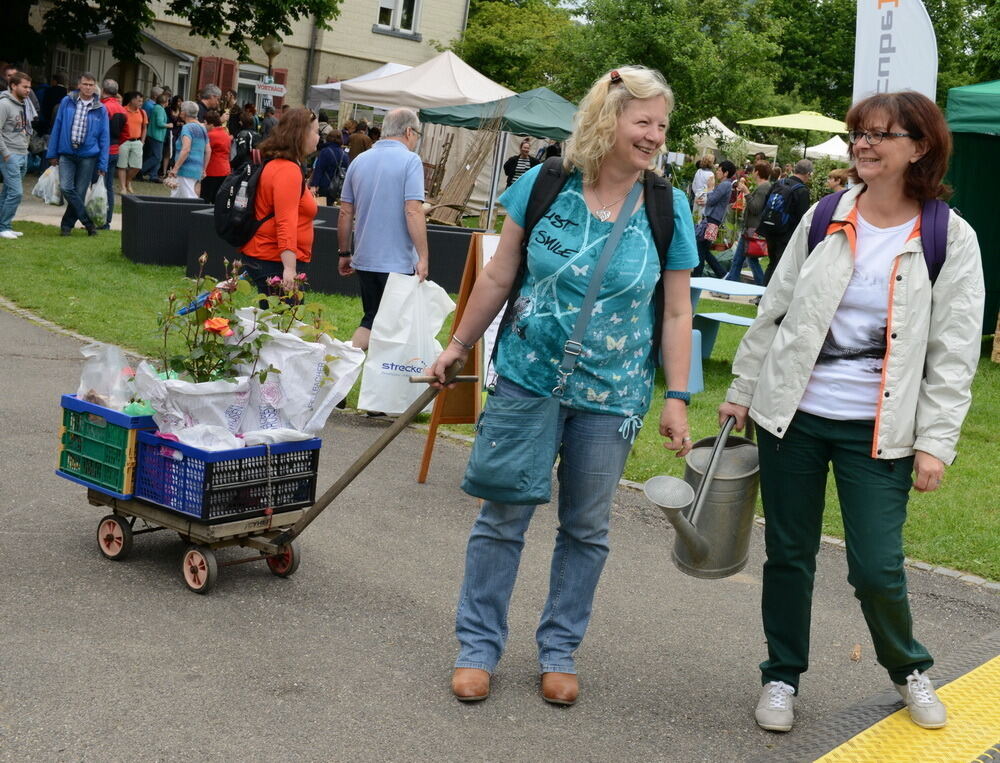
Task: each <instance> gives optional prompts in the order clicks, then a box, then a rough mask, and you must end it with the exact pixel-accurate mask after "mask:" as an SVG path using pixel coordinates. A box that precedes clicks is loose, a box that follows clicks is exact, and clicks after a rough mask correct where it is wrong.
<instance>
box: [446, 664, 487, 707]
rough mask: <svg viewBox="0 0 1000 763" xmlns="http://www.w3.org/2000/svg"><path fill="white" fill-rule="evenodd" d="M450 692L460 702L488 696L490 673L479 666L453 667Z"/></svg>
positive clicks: (476, 700) (473, 700) (475, 700)
mask: <svg viewBox="0 0 1000 763" xmlns="http://www.w3.org/2000/svg"><path fill="white" fill-rule="evenodd" d="M451 692H452V694H454V695H455V698H456V699H458V700H459V701H461V702H478V701H479V700H481V699H486V698H487V697H488V696H490V674H489V673H487V672H486V671H485V670H480V669H479V668H455V672H454V673H452V674H451Z"/></svg>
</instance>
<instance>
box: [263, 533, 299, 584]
mask: <svg viewBox="0 0 1000 763" xmlns="http://www.w3.org/2000/svg"><path fill="white" fill-rule="evenodd" d="M301 561H302V552H301V551H299V542H298V541H297V540H293V541H292V542H291V543H289V544H288V545H287V546H284V547H283V548H282V550H281V551H280V552H279V553H277V554H274V555H273V556H269V557H267V566H268V567H270V568H271V572H273V573H274V574H275V575H277V576H278V577H282V578H287V577H289V576H290V575H293V574H294V573H295V570H297V569H298V568H299V562H301Z"/></svg>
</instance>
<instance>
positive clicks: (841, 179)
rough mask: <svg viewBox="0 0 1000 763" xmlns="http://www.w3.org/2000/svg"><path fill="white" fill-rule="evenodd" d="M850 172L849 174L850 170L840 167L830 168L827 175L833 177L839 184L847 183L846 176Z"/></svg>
mask: <svg viewBox="0 0 1000 763" xmlns="http://www.w3.org/2000/svg"><path fill="white" fill-rule="evenodd" d="M850 174H851V171H850V170H848V169H842V168H841V169H836V170H830V172H829V173H828V174H827V177H828V178H833V179H834V180H836V181H837V182H838V183H840V184H841V185H847V178H848V177H849V176H850Z"/></svg>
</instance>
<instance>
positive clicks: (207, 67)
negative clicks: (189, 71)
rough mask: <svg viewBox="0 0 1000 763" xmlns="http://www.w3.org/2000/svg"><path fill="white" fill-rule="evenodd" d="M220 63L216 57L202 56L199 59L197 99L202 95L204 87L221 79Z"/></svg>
mask: <svg viewBox="0 0 1000 763" xmlns="http://www.w3.org/2000/svg"><path fill="white" fill-rule="evenodd" d="M219 61H220V59H219V58H216V57H214V56H202V57H201V58H199V59H198V88H197V90H198V92H197V94H196V96H195V97H197V96H198V95H200V94H201V89H202V88H203V87H205V86H206V85H214V84H215V83H216V81H217V80H218V78H219Z"/></svg>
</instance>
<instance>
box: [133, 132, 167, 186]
mask: <svg viewBox="0 0 1000 763" xmlns="http://www.w3.org/2000/svg"><path fill="white" fill-rule="evenodd" d="M146 145H147V146H149V156H148V157H146V161H144V162H143V163H142V169H141V170H139V174H140V175H146V176H147V177H148V178H149V179H150V180H153V179H154V178H155V177H157V175H158V173H159V171H160V164H161V162H162V161H163V141H162V140H153V139H152V138H146Z"/></svg>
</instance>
